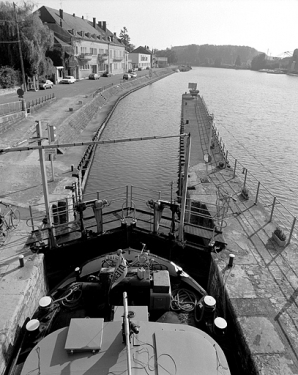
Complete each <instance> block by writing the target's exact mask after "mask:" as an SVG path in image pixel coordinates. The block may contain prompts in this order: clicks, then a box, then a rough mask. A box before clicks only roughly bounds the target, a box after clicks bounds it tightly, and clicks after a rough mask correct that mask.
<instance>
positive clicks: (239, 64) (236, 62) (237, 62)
mask: <svg viewBox="0 0 298 375" xmlns="http://www.w3.org/2000/svg"><path fill="white" fill-rule="evenodd" d="M235 66H241V60H240V56H239V55H238V56H237V59H236V61H235Z"/></svg>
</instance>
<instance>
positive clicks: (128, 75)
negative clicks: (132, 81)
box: [123, 73, 131, 79]
mask: <svg viewBox="0 0 298 375" xmlns="http://www.w3.org/2000/svg"><path fill="white" fill-rule="evenodd" d="M129 78H131V75H130V73H124V74H123V79H129Z"/></svg>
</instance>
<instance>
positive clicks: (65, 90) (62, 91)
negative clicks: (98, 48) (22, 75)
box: [0, 70, 149, 104]
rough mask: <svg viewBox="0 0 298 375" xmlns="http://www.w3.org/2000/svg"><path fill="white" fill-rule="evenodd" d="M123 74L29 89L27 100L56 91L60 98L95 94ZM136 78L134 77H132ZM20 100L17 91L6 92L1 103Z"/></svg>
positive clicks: (118, 80)
mask: <svg viewBox="0 0 298 375" xmlns="http://www.w3.org/2000/svg"><path fill="white" fill-rule="evenodd" d="M148 73H149V72H148V70H142V71H138V72H137V74H138V76H143V75H146V74H148ZM122 77H123V74H116V75H113V76H111V77H100V79H98V80H89V79H83V80H80V81H77V82H75V83H74V84H71V85H67V84H58V85H54V87H53V88H52V89H47V90H40V91H27V92H26V93H25V94H24V98H25V100H26V101H29V100H35V99H36V98H39V97H41V96H45V95H47V94H50V93H55V97H56V98H57V99H58V100H59V99H62V98H67V97H69V98H70V97H73V96H77V95H82V96H84V95H89V94H93V93H94V92H95V91H96V90H97V89H99V88H100V87H103V86H106V85H109V84H111V83H120V82H122ZM132 79H134V78H132ZM18 100H19V98H18V95H17V93H16V92H15V93H12V94H6V95H1V96H0V104H4V103H12V102H17V101H18Z"/></svg>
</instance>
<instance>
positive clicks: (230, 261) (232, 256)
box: [228, 254, 235, 267]
mask: <svg viewBox="0 0 298 375" xmlns="http://www.w3.org/2000/svg"><path fill="white" fill-rule="evenodd" d="M234 258H235V255H234V254H230V255H229V263H228V266H229V267H233V262H234Z"/></svg>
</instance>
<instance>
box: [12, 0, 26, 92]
mask: <svg viewBox="0 0 298 375" xmlns="http://www.w3.org/2000/svg"><path fill="white" fill-rule="evenodd" d="M13 8H14V15H15V19H16V26H17V37H18V45H19V53H20V60H21V69H22V80H23V86H24V92H26V91H27V87H26V78H25V70H24V63H23V55H22V48H21V39H20V31H19V24H18V17H17V12H16V5H15V3H13Z"/></svg>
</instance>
